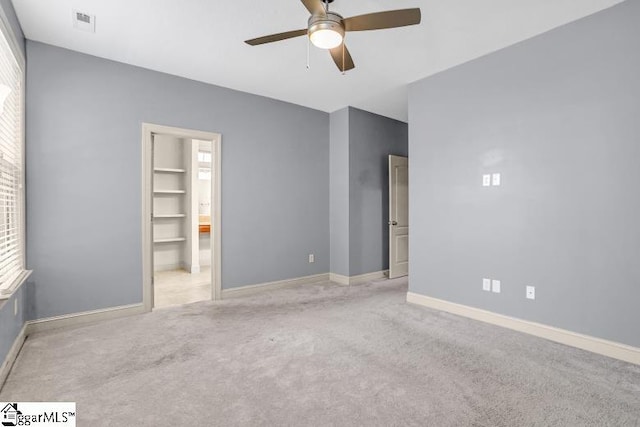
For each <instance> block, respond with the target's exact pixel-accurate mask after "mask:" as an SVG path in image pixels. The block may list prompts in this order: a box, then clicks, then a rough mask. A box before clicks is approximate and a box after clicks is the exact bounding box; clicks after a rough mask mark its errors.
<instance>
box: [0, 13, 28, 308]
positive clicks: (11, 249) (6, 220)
mask: <svg viewBox="0 0 640 427" xmlns="http://www.w3.org/2000/svg"><path fill="white" fill-rule="evenodd" d="M3 24H4V23H0V26H1V29H2V31H0V299H4V298H8V297H9V296H10V295H11V293H12V292H13V291H14V290H15V288H16V287H17V286H18V285H20V284H21V283H22V282H23V281H24V279H25V278H26V276H27V274H28V272H26V271H25V261H24V258H25V257H24V173H23V172H24V133H23V123H24V108H23V96H24V85H23V82H24V72H23V66H22V57H21V56H20V57H17V56H16V54H14V51H13V50H12V47H11V44H10V41H11V42H12V41H13V40H12V39H10V38H9V37H7V36H6V34H9V33H8V31H7V26H6V25H3Z"/></svg>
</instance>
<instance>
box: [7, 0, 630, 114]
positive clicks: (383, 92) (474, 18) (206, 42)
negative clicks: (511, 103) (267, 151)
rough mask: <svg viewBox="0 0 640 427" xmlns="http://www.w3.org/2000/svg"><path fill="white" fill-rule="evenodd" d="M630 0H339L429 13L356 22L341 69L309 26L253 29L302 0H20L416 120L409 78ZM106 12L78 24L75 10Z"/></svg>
mask: <svg viewBox="0 0 640 427" xmlns="http://www.w3.org/2000/svg"><path fill="white" fill-rule="evenodd" d="M621 1H622V0H358V1H353V0H336V1H335V2H334V3H333V5H332V9H333V10H335V11H336V12H338V13H340V14H342V15H343V16H344V17H349V16H353V15H360V14H363V13H370V12H377V11H383V10H389V9H403V8H410V7H420V8H421V9H422V17H423V18H422V24H421V25H419V26H412V27H405V28H399V29H392V30H382V31H369V32H357V33H349V34H348V35H347V46H348V47H349V49H350V51H351V54H352V56H353V59H354V62H355V64H356V68H355V69H354V70H352V71H350V72H348V73H347V74H346V75H342V74H341V73H340V72H339V71H338V69H337V68H336V66H335V65H334V63H333V61H332V60H331V58H330V57H329V54H328V53H327V52H324V51H321V50H319V49H317V48H314V47H311V55H310V58H311V69H309V70H307V68H306V61H307V39H306V37H300V38H296V39H292V40H287V41H282V42H278V43H273V44H268V45H263V46H257V47H250V46H247V45H246V44H245V43H243V41H244V40H246V39H250V38H254V37H258V36H262V35H266V34H271V33H277V32H282V31H288V30H294V29H301V28H305V27H306V22H307V18H308V12H307V10H306V9H305V8H304V6H303V5H302V4H301V3H300V1H299V0H272V1H265V0H258V1H257V0H181V1H175V0H13V4H14V6H15V9H16V12H17V14H18V18H19V20H20V23H21V24H22V27H23V30H24V32H25V35H26V37H27V38H28V39H31V40H36V41H40V42H43V43H48V44H52V45H56V46H61V47H64V48H68V49H72V50H76V51H79V52H84V53H88V54H91V55H95V56H99V57H103V58H108V59H112V60H115V61H120V62H124V63H128V64H133V65H137V66H140V67H144V68H148V69H152V70H157V71H162V72H165V73H169V74H174V75H177V76H183V77H187V78H190V79H194V80H200V81H203V82H207V83H212V84H216V85H220V86H225V87H229V88H233V89H238V90H242V91H245V92H250V93H255V94H259V95H264V96H268V97H272V98H276V99H280V100H283V101H288V102H292V103H295V104H300V105H304V106H308V107H312V108H316V109H319V110H323V111H327V112H332V111H335V110H338V109H340V108H343V107H345V106H348V105H351V106H355V107H358V108H362V109H364V110H368V111H372V112H375V113H378V114H382V115H385V116H388V117H392V118H396V119H399V120H404V121H406V120H407V84H408V83H410V82H413V81H416V80H419V79H421V78H423V77H426V76H429V75H432V74H434V73H437V72H439V71H442V70H444V69H447V68H450V67H453V66H455V65H458V64H461V63H463V62H466V61H469V60H471V59H474V58H477V57H479V56H482V55H485V54H487V53H490V52H493V51H496V50H498V49H501V48H503V47H506V46H509V45H511V44H514V43H516V42H518V41H521V40H524V39H527V38H529V37H532V36H534V35H537V34H540V33H543V32H545V31H547V30H550V29H552V28H554V27H557V26H560V25H562V24H565V23H567V22H571V21H574V20H576V19H579V18H581V17H583V16H586V15H589V14H592V13H594V12H597V11H599V10H602V9H605V8H607V7H610V6H612V5H614V4H616V3H620V2H621ZM73 9H77V10H79V11H81V12H84V13H87V14H95V15H96V33H95V34H91V33H85V32H81V31H78V30H75V29H73V26H72V21H71V16H72V10H73Z"/></svg>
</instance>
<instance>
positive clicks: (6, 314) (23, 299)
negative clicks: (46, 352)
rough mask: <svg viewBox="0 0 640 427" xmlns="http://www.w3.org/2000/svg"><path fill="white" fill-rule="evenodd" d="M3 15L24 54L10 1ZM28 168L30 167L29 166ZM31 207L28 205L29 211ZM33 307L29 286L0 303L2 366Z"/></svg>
mask: <svg viewBox="0 0 640 427" xmlns="http://www.w3.org/2000/svg"><path fill="white" fill-rule="evenodd" d="M0 8H2V9H1V10H2V14H1V15H4V17H5V18H6V19H7V24H8V25H9V27H10V29H11V30H12V31H13V34H14V36H15V38H16V40H17V41H18V45H19V47H20V48H21V49H23V53H24V35H23V34H22V29H21V28H20V24H19V23H18V18H17V17H16V13H15V11H14V10H13V5H12V4H11V1H9V0H0ZM27 167H28V165H27ZM28 209H29V206H28V204H27V210H28ZM16 299H17V300H18V313H17V315H14V304H15V300H16ZM30 307H31V298H30V296H29V294H28V292H27V285H26V284H25V285H22V286H21V287H20V288H19V289H18V290H17V291H16V292H15V293H14V295H13V296H12V297H11V298H10V299H8V300H3V301H0V365H1V364H2V362H3V361H4V359H5V357H6V356H7V354H8V352H9V350H10V349H11V346H12V345H13V342H14V341H15V339H16V337H17V336H18V334H19V333H20V330H21V329H22V327H23V325H24V322H25V320H26V319H28V316H29V310H30Z"/></svg>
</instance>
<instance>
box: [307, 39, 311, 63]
mask: <svg viewBox="0 0 640 427" xmlns="http://www.w3.org/2000/svg"><path fill="white" fill-rule="evenodd" d="M310 48H311V39H310V38H309V37H307V70H308V69H310V68H311V65H309V49H310Z"/></svg>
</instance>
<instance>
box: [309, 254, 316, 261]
mask: <svg viewBox="0 0 640 427" xmlns="http://www.w3.org/2000/svg"><path fill="white" fill-rule="evenodd" d="M314 262H316V256H315V255H314V254H309V263H314Z"/></svg>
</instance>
